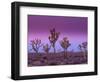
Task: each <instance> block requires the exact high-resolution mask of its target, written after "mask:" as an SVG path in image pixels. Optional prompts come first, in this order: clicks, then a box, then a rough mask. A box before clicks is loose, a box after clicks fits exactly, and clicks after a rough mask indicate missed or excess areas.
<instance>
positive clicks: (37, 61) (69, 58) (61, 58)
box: [28, 52, 88, 67]
mask: <svg viewBox="0 0 100 82" xmlns="http://www.w3.org/2000/svg"><path fill="white" fill-rule="evenodd" d="M87 59H88V57H87V53H85V54H84V53H83V52H67V53H64V52H59V53H55V54H54V53H38V54H36V53H28V67H32V66H54V65H76V64H87V63H88V60H87Z"/></svg>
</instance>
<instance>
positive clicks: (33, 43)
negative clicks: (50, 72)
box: [31, 39, 43, 54]
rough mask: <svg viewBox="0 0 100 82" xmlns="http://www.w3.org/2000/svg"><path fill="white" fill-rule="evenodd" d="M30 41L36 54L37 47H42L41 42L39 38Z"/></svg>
mask: <svg viewBox="0 0 100 82" xmlns="http://www.w3.org/2000/svg"><path fill="white" fill-rule="evenodd" d="M31 42H32V48H33V50H34V51H35V52H36V54H38V52H39V48H40V47H42V45H43V44H41V40H40V39H34V40H32V41H31Z"/></svg>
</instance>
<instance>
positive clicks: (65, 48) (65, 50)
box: [60, 37, 71, 55]
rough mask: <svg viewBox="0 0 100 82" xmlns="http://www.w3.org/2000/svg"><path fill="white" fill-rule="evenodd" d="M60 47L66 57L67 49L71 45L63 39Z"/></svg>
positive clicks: (65, 38)
mask: <svg viewBox="0 0 100 82" xmlns="http://www.w3.org/2000/svg"><path fill="white" fill-rule="evenodd" d="M60 45H61V47H62V48H63V49H64V53H65V54H66V55H67V49H68V47H69V46H70V45H71V44H70V43H69V40H68V38H67V37H64V38H63V40H61V41H60Z"/></svg>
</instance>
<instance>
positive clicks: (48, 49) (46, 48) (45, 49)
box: [43, 44, 51, 54]
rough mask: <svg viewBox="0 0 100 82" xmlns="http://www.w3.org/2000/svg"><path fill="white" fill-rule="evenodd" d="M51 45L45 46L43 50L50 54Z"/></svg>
mask: <svg viewBox="0 0 100 82" xmlns="http://www.w3.org/2000/svg"><path fill="white" fill-rule="evenodd" d="M50 48H51V46H49V45H48V44H46V45H44V46H43V50H44V51H45V52H46V53H47V54H48V53H49V51H50Z"/></svg>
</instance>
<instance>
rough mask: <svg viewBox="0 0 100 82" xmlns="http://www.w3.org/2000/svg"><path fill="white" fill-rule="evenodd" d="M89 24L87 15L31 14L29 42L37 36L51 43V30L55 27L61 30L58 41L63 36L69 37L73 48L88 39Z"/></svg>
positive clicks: (29, 17) (29, 18)
mask: <svg viewBox="0 0 100 82" xmlns="http://www.w3.org/2000/svg"><path fill="white" fill-rule="evenodd" d="M87 24H88V18H87V17H69V16H43V15H29V16H28V43H30V41H31V40H32V39H35V38H39V39H41V40H42V42H43V43H49V40H48V36H49V34H50V32H49V30H50V29H52V28H55V29H56V31H57V32H60V36H59V40H58V43H59V41H60V40H61V39H62V38H63V37H68V38H69V40H70V42H71V44H72V47H71V49H73V48H75V46H76V45H78V44H79V43H82V42H84V41H87Z"/></svg>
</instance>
